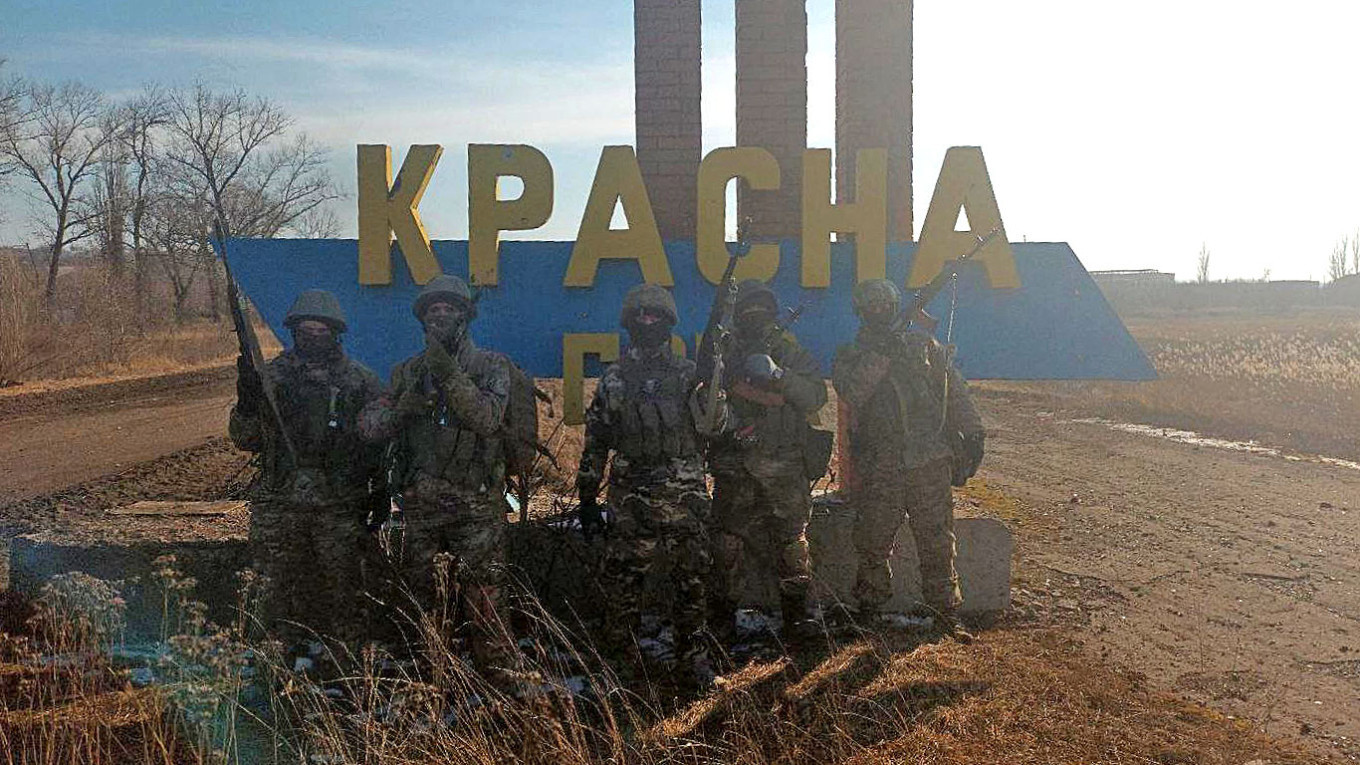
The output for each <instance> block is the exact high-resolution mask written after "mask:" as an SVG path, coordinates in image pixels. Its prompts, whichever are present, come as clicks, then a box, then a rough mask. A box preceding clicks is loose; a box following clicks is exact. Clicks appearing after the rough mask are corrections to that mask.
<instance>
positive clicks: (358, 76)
mask: <svg viewBox="0 0 1360 765" xmlns="http://www.w3.org/2000/svg"><path fill="white" fill-rule="evenodd" d="M1227 8H1232V9H1233V10H1232V12H1231V13H1229V12H1228V11H1227ZM808 11H809V18H810V26H811V29H810V50H809V55H808V67H809V88H810V91H809V143H810V145H813V146H828V147H829V146H831V145H832V144H833V140H834V123H833V107H834V92H833V89H834V71H833V68H832V67H833V61H834V59H833V49H834V48H833V46H834V37H833V18H832V12H833V0H809V2H808ZM732 13H733V11H732V0H721V1H719V0H705V2H704V15H705V29H704V48H705V70H704V86H705V97H704V121H705V143H706V145H707V147H708V148H715V147H718V146H724V145H730V144H731V143H732V142H733V131H734V129H733V124H734V119H733V114H732V110H733V95H732V90H733V84H732V78H733V63H732V38H733V32H732ZM915 18H916V69H915V84H916V106H915V108H916V132H915V135H916V168H917V169H916V179H915V182H916V210H917V221H918V225H919V221H920V220H921V218H922V217H923V216H924V212H925V207H926V204H927V203H928V200H929V194H930V192H931V190H932V189H933V187H934V182H935V175H936V173H937V172H938V170H939V165H940V160H941V158H942V157H943V154H944V151H945V149H946V148H947V147H948V146H951V145H962V144H976V145H981V146H982V147H983V150H984V152H985V153H986V156H987V160H988V165H989V168H990V170H991V174H992V180H993V183H994V185H995V187H996V191H997V195H998V200H999V202H1000V205H1001V212H1002V215H1003V217H1004V219H1005V221H1006V227H1007V230H1008V232H1009V233H1010V234H1011V236H1012V237H1013V238H1015V239H1021V238H1028V239H1029V240H1031V241H1038V240H1059V241H1069V242H1071V243H1072V245H1073V247H1074V248H1075V249H1076V251H1077V253H1078V255H1080V256H1081V257H1082V259H1083V261H1084V262H1085V263H1086V265H1087V267H1088V268H1093V269H1097V268H1140V267H1148V268H1162V269H1165V270H1171V271H1175V272H1177V273H1178V274H1179V275H1180V276H1181V278H1190V277H1191V276H1192V275H1193V271H1194V265H1195V256H1196V254H1197V252H1198V251H1199V248H1200V245H1201V243H1205V244H1207V246H1208V247H1209V249H1210V250H1211V251H1212V252H1213V261H1212V268H1211V271H1212V275H1214V276H1215V277H1228V276H1231V277H1259V276H1261V275H1262V273H1263V272H1264V270H1265V269H1270V271H1271V274H1272V276H1273V277H1275V278H1307V277H1310V276H1311V277H1313V278H1319V277H1321V276H1323V274H1324V272H1325V269H1326V260H1327V255H1328V253H1329V252H1330V250H1331V248H1332V246H1333V244H1334V243H1335V242H1336V241H1337V240H1338V239H1339V238H1340V237H1342V236H1344V235H1347V234H1353V233H1354V232H1356V230H1357V229H1360V183H1358V182H1357V179H1360V140H1357V133H1356V128H1355V126H1356V125H1357V124H1360V99H1357V98H1356V95H1357V94H1356V90H1357V89H1356V76H1355V72H1357V71H1360V66H1358V65H1357V64H1356V62H1355V60H1354V54H1353V40H1352V39H1351V37H1352V36H1353V33H1354V31H1355V30H1356V29H1360V3H1352V2H1327V1H1326V0H1300V1H1299V2H1296V3H1293V4H1291V5H1290V6H1289V10H1288V11H1286V10H1285V8H1284V7H1283V6H1279V5H1266V4H1264V3H1255V2H1242V3H1235V4H1232V5H1226V4H1222V3H1219V2H1210V1H1209V0H1198V1H1191V0H1178V1H1175V2H1173V1H1172V0H1148V1H1147V2H1144V3H1141V4H1138V5H1136V6H1129V5H1127V4H1112V3H1092V2H1088V1H1084V0H1032V2H1027V3H1015V2H1013V0H918V2H917V3H916V15H915ZM631 35H632V3H631V2H629V1H628V0H576V1H575V2H570V3H567V2H545V1H539V2H531V1H529V0H520V1H518V2H514V1H511V0H503V1H502V2H489V1H488V0H457V1H456V2H441V3H433V2H427V1H425V0H414V1H412V2H405V3H400V4H390V5H389V4H374V3H356V2H334V1H332V2H319V1H318V0H286V1H278V0H276V1H275V2H264V1H263V0H243V1H242V2H236V3H231V4H228V3H219V4H214V6H212V7H210V6H208V5H206V4H197V3H188V2H167V1H165V0H156V1H154V2H153V1H150V0H124V1H123V2H92V1H89V0H84V1H77V0H55V1H53V0H46V1H45V2H33V1H32V0H0V57H4V58H7V59H8V60H9V62H8V64H7V66H6V71H7V72H8V73H14V74H20V75H23V76H28V77H34V78H39V79H45V80H61V79H79V80H83V81H85V82H87V83H89V84H91V85H94V86H97V87H99V88H101V89H103V90H105V91H106V92H107V93H109V94H110V95H112V96H115V97H118V96H122V95H126V94H130V93H132V92H135V91H137V90H138V89H139V88H140V87H141V86H142V84H143V83H146V82H152V81H155V82H160V83H163V84H167V85H174V84H187V83H191V82H193V81H194V80H195V79H199V80H203V81H204V82H206V83H208V84H210V85H213V86H218V87H223V88H226V87H233V86H237V85H239V86H242V87H245V88H246V89H247V90H249V91H251V92H254V93H258V94H260V95H265V96H268V97H270V98H272V99H274V100H276V101H277V102H279V103H280V104H282V105H283V106H284V107H285V108H287V109H288V110H289V111H290V112H291V113H292V114H293V115H294V116H295V117H296V120H297V123H298V125H299V126H300V127H301V128H303V129H305V130H307V131H308V132H309V133H311V134H312V135H313V136H315V137H317V138H318V139H320V140H321V141H322V142H323V143H324V144H325V145H327V146H329V147H331V148H332V165H333V168H334V172H335V175H336V177H337V179H338V180H339V181H340V182H341V184H342V186H344V187H345V188H346V189H347V190H351V191H352V189H353V185H354V179H353V175H354V145H355V144H358V143H388V144H391V145H392V146H393V148H394V150H395V151H396V152H397V154H398V155H400V154H401V152H402V151H403V150H404V147H405V146H406V145H408V144H410V143H441V144H443V145H444V147H445V155H444V159H443V162H442V163H441V165H440V167H439V170H438V171H437V173H436V176H435V179H434V182H433V184H432V185H431V189H430V192H429V193H428V194H427V195H426V197H425V201H424V203H423V205H422V215H423V217H424V219H425V221H426V224H427V226H428V227H429V229H430V230H431V233H432V234H433V235H434V236H436V237H439V238H459V237H463V236H465V234H466V210H465V205H466V188H465V182H466V180H465V173H464V165H465V161H466V160H465V154H464V148H465V144H467V143H469V142H527V143H532V144H534V145H537V146H539V147H540V148H542V149H543V150H544V151H545V152H546V153H547V154H548V157H549V158H550V159H551V160H552V162H553V166H554V169H555V171H556V176H557V182H558V187H557V195H556V196H557V206H556V209H555V211H554V214H553V217H552V219H551V220H550V221H549V223H548V225H547V226H546V227H545V228H543V229H540V230H538V231H534V232H527V233H526V234H524V235H523V236H524V237H525V238H545V239H569V238H572V237H573V236H574V235H575V231H576V227H577V224H578V222H579V218H580V212H581V209H582V208H583V207H584V203H585V195H586V193H587V191H588V189H589V185H590V180H591V175H592V173H593V171H594V167H595V162H596V160H597V158H598V154H599V148H600V146H602V145H604V144H609V143H631V142H632V138H633V128H632V108H633V107H632V70H631V57H632V36H631ZM398 158H399V156H398ZM2 203H3V205H4V212H3V215H2V216H0V217H3V219H4V220H3V221H2V222H0V242H15V241H23V240H25V239H27V238H30V237H31V236H32V234H31V231H32V229H33V226H32V225H31V223H29V222H27V221H26V220H25V210H24V205H23V201H22V199H21V198H17V197H16V195H14V194H12V193H11V194H10V195H9V196H7V197H4V198H3V200H2ZM336 212H337V215H338V217H339V218H340V220H341V222H342V224H343V225H344V226H345V227H346V230H347V232H349V233H350V234H352V231H353V229H354V218H355V215H354V212H353V199H352V198H351V199H348V200H345V201H344V202H342V203H340V204H339V205H338V206H337V208H336Z"/></svg>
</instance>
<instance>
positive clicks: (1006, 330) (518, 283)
mask: <svg viewBox="0 0 1360 765" xmlns="http://www.w3.org/2000/svg"><path fill="white" fill-rule="evenodd" d="M433 244H434V252H435V255H436V257H437V258H438V260H439V262H440V265H441V267H442V268H443V270H444V272H445V273H450V274H456V275H459V276H462V277H465V278H466V276H467V273H468V256H467V252H468V250H467V242H465V241H438V242H434V243H433ZM1011 246H1012V248H1013V249H1014V252H1015V260H1016V266H1017V268H1018V270H1019V274H1020V280H1021V284H1022V285H1023V286H1021V287H1019V288H1017V289H992V288H991V287H990V286H989V285H988V283H987V279H986V275H985V273H984V272H983V270H982V268H981V267H980V265H978V264H966V265H967V266H968V267H966V268H965V269H964V270H963V271H962V272H961V273H960V276H959V281H958V296H957V308H956V311H955V319H954V334H953V340H954V343H955V344H956V345H957V346H958V355H957V359H958V363H959V366H960V368H961V369H962V371H963V373H964V374H965V375H966V376H967V377H969V378H973V379H1012V380H1042V379H1050V380H1051V379H1062V380H1078V379H1115V380H1150V379H1154V378H1155V377H1156V373H1155V372H1154V370H1153V368H1152V365H1151V364H1150V363H1149V362H1148V360H1147V357H1146V356H1144V355H1143V352H1142V350H1141V349H1139V347H1138V345H1137V343H1135V342H1134V340H1133V338H1132V337H1130V335H1129V333H1128V330H1126V329H1125V328H1124V325H1123V324H1122V323H1121V322H1120V320H1119V317H1118V316H1116V315H1115V313H1114V311H1113V310H1112V309H1111V308H1110V305H1109V303H1107V302H1106V300H1105V298H1104V296H1103V295H1102V294H1101V293H1100V290H1099V289H1098V288H1097V287H1096V284H1095V282H1094V281H1093V280H1092V279H1091V276H1090V274H1088V273H1087V272H1086V269H1085V268H1083V267H1082V265H1081V262H1080V261H1079V260H1077V256H1076V254H1075V253H1073V252H1072V249H1071V248H1070V247H1068V246H1067V245H1066V244H1064V243H1037V242H1034V243H1018V244H1012V245H1011ZM500 247H501V249H500V253H501V254H500V284H499V285H497V286H495V287H488V288H484V289H483V290H482V296H481V299H480V302H479V303H478V318H477V319H476V321H475V322H474V323H473V326H472V334H473V336H474V337H475V338H476V340H477V342H478V343H479V344H481V345H482V346H484V347H487V348H492V349H495V350H499V351H502V352H504V353H507V354H509V355H510V356H511V357H512V358H513V359H514V360H515V361H516V362H517V363H519V364H520V365H521V366H523V367H524V368H525V369H526V370H527V371H528V372H529V373H530V374H532V375H535V376H538V377H560V376H562V336H563V334H566V333H577V332H618V331H620V330H619V326H618V319H619V307H620V305H621V304H622V302H623V295H624V293H625V292H627V291H628V289H629V288H630V287H632V286H633V285H634V284H637V283H638V282H640V281H641V280H642V275H641V272H640V270H639V268H638V264H637V263H636V262H635V261H631V260H603V261H601V262H600V265H599V272H598V273H597V275H596V279H595V284H594V285H593V286H591V287H588V288H581V287H564V286H562V278H563V274H564V273H565V271H566V266H567V261H568V259H569V258H570V255H571V249H572V243H571V242H519V241H511V242H502V243H501V246H500ZM915 250H916V245H915V244H914V243H910V242H908V243H901V244H893V245H889V249H888V278H890V279H892V280H893V281H894V282H896V283H898V284H904V283H906V277H907V273H908V271H909V269H910V267H911V262H912V258H913V255H914V253H915ZM666 255H667V258H668V260H669V262H670V268H671V271H672V273H673V274H674V277H675V288H674V293H675V299H676V303H677V305H678V306H679V310H680V325H679V326H678V327H677V328H676V333H677V334H678V335H680V336H681V337H683V338H685V339H686V341H687V342H688V343H689V344H690V352H691V354H692V353H693V350H694V349H693V347H692V346H693V338H694V336H695V335H696V334H698V333H699V332H701V331H702V330H703V326H704V323H705V321H706V319H707V315H708V310H709V307H710V306H711V305H712V301H713V295H714V286H713V285H711V284H709V283H708V282H707V281H706V280H704V278H703V277H702V276H701V275H700V273H699V270H698V267H697V265H696V263H695V256H694V245H693V243H690V242H670V243H667V245H666ZM393 257H394V264H393V282H392V284H391V285H386V286H364V285H360V284H359V280H358V244H357V242H356V241H355V240H352V239H325V240H308V239H233V240H230V241H229V242H228V243H227V258H228V260H229V262H230V264H231V268H232V271H233V272H234V273H235V275H236V278H237V280H238V281H239V283H240V285H241V288H242V290H243V291H244V292H245V294H246V295H247V296H248V297H249V298H250V299H251V301H252V302H253V303H254V304H255V306H256V307H257V308H258V309H259V311H260V313H261V314H262V315H263V316H264V318H265V320H266V321H267V322H268V323H269V325H270V327H271V328H273V330H274V332H275V334H277V335H278V336H279V338H280V339H281V340H283V341H284V342H285V343H287V342H289V341H290V338H289V335H288V332H287V331H286V330H285V329H284V327H283V317H284V314H285V313H287V311H288V307H289V306H290V305H291V304H292V302H293V299H294V298H295V297H296V296H297V294H298V293H299V292H300V291H302V290H304V289H325V290H329V291H331V292H333V293H334V294H335V295H336V297H338V298H339V300H340V304H341V305H342V306H343V307H344V310H345V313H346V315H347V316H348V318H349V326H350V329H349V332H348V334H347V335H346V336H345V346H346V348H347V349H348V350H349V353H350V354H351V355H352V356H354V357H355V358H358V359H359V360H361V361H363V362H364V363H365V364H367V365H369V366H370V367H372V368H373V370H374V371H376V372H377V373H378V374H380V375H384V376H386V375H387V374H388V372H389V371H390V370H391V368H392V367H393V366H394V365H395V364H396V363H397V362H398V361H401V360H402V359H404V358H406V357H408V356H410V355H412V354H414V353H416V352H418V351H419V350H420V348H421V346H422V345H423V342H424V338H423V334H422V332H421V328H420V325H419V322H417V321H416V319H415V317H414V316H413V315H412V314H411V303H412V301H413V300H414V299H415V295H416V293H417V291H418V290H419V287H418V286H417V285H416V284H414V283H413V282H412V281H411V277H410V274H409V273H408V272H407V270H406V268H405V266H404V264H403V263H402V261H401V256H400V255H399V254H394V256H393ZM831 262H832V274H831V287H829V288H826V289H809V288H804V287H802V286H801V285H800V283H799V247H798V245H797V243H796V242H786V243H784V244H783V245H782V247H781V258H780V267H779V270H778V272H777V273H776V275H775V278H774V279H773V281H772V282H771V286H772V287H773V288H774V290H775V292H776V293H777V294H778V295H779V297H780V300H781V301H782V304H783V306H784V307H785V308H788V307H792V306H798V305H802V306H804V309H803V312H802V318H801V319H800V320H799V322H798V324H797V325H795V326H794V327H793V330H794V332H795V333H796V334H797V335H798V338H799V340H800V341H801V342H802V343H803V344H804V345H805V346H806V347H807V348H808V349H809V350H810V351H811V352H812V353H813V354H814V355H816V357H817V358H818V359H819V360H820V361H821V363H822V368H823V370H824V371H825V372H827V373H828V374H829V373H830V369H831V359H832V356H833V355H834V353H835V350H836V347H837V346H838V345H840V344H841V343H844V342H846V341H847V340H849V339H850V338H851V337H852V336H853V335H854V333H855V330H856V328H857V326H858V324H857V321H856V319H855V316H854V312H853V311H852V309H851V306H850V294H851V291H852V290H853V289H854V283H855V273H854V271H855V262H854V250H853V246H852V245H850V244H837V245H833V251H832V259H831ZM951 297H952V296H951V293H950V291H949V290H945V291H944V292H942V293H941V294H940V295H939V296H938V297H937V298H936V299H935V302H934V303H932V305H931V307H930V311H931V313H933V314H935V315H936V316H938V317H941V318H944V317H945V316H946V315H947V314H948V312H949V305H950V301H951ZM944 331H945V324H944V322H941V326H940V333H941V335H943V333H944ZM588 369H589V368H588Z"/></svg>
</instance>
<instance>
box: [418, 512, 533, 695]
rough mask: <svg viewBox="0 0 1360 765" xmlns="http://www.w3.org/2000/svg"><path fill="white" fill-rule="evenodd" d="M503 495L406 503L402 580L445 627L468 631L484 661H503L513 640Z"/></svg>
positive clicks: (476, 658) (475, 655)
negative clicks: (505, 603) (505, 600)
mask: <svg viewBox="0 0 1360 765" xmlns="http://www.w3.org/2000/svg"><path fill="white" fill-rule="evenodd" d="M498 500H500V498H499V497H495V496H488V497H475V498H467V497H460V496H457V495H445V496H441V497H438V498H437V499H432V500H427V499H416V500H408V501H407V503H406V505H405V507H404V508H403V515H404V517H405V519H406V531H405V535H404V545H403V548H404V549H403V550H402V556H401V564H400V567H399V570H400V572H401V576H402V580H403V581H404V583H405V585H406V587H407V588H408V589H409V591H410V594H411V596H413V597H414V599H415V601H416V604H417V605H419V607H420V609H421V611H422V613H423V615H424V616H425V617H427V618H432V619H434V620H435V622H434V623H435V624H436V625H437V626H438V628H439V630H440V632H441V633H444V634H450V635H451V634H453V633H460V634H463V633H465V634H466V635H467V642H468V645H469V647H470V648H471V649H472V654H473V659H474V661H475V662H476V663H477V665H478V667H479V668H481V669H489V668H492V667H493V666H499V664H500V662H501V659H502V658H504V655H505V653H506V648H507V646H506V645H505V644H504V636H505V629H504V627H503V625H502V624H501V621H500V620H501V618H502V616H503V614H502V613H501V585H502V582H503V577H504V575H505V531H506V529H505V504H504V501H503V500H501V501H498ZM465 627H470V630H467V629H464V628H465Z"/></svg>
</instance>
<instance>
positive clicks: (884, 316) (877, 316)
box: [859, 306, 897, 331]
mask: <svg viewBox="0 0 1360 765" xmlns="http://www.w3.org/2000/svg"><path fill="white" fill-rule="evenodd" d="M896 318H897V314H896V313H894V312H893V311H892V310H891V309H889V308H887V307H886V306H885V307H883V308H881V309H878V310H872V311H865V312H863V313H861V314H860V316H859V320H860V323H861V324H863V325H864V326H865V327H866V328H867V329H871V330H874V331H884V330H887V329H888V328H889V327H890V326H892V323H893V320H894V319H896Z"/></svg>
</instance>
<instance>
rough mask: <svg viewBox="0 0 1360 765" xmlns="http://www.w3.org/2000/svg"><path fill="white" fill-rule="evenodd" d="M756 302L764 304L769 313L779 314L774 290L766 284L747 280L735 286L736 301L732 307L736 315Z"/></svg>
mask: <svg viewBox="0 0 1360 765" xmlns="http://www.w3.org/2000/svg"><path fill="white" fill-rule="evenodd" d="M756 301H760V302H763V303H765V304H766V305H767V306H768V307H769V309H770V313H779V298H777V297H775V294H774V290H772V289H770V286H769V285H768V284H766V283H765V282H762V281H760V280H758V279H747V280H745V281H743V282H742V283H741V284H738V285H737V300H736V303H735V305H734V306H733V309H734V311H735V312H736V313H741V310H742V309H743V308H745V307H747V306H748V305H749V304H750V303H753V302H756Z"/></svg>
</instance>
